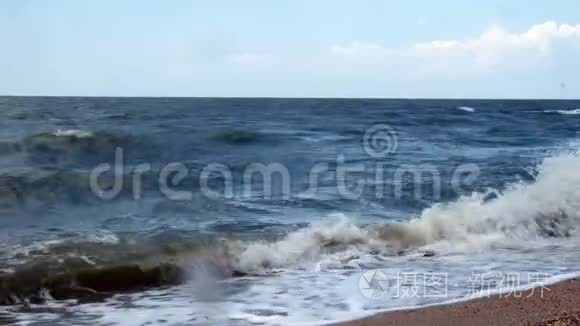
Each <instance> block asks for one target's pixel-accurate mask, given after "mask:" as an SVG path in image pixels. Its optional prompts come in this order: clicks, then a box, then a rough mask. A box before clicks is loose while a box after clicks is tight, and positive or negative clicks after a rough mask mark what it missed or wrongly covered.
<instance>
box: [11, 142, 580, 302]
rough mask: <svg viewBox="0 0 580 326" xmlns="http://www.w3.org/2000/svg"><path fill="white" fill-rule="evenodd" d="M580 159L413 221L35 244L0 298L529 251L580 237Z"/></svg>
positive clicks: (101, 293) (555, 162) (72, 295)
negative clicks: (162, 239) (373, 261)
mask: <svg viewBox="0 0 580 326" xmlns="http://www.w3.org/2000/svg"><path fill="white" fill-rule="evenodd" d="M579 164H580V156H578V155H577V154H575V153H569V154H562V155H557V156H554V157H549V158H546V159H544V160H543V162H542V163H541V164H540V165H539V166H538V167H537V169H536V172H535V173H534V175H535V180H534V181H533V182H518V183H514V184H511V185H509V186H508V187H507V188H506V190H504V191H500V190H489V191H487V192H485V193H474V194H472V195H470V196H464V197H461V198H459V199H457V200H456V201H454V202H450V203H440V204H436V205H434V206H432V207H430V208H428V209H426V210H424V211H423V212H421V213H420V214H419V215H418V216H416V217H415V218H413V219H411V220H408V221H401V222H391V223H374V224H366V225H360V224H355V223H353V222H352V221H350V220H349V219H348V218H347V217H345V216H342V217H341V218H339V219H338V220H336V221H333V222H330V223H321V224H316V225H310V226H307V227H304V228H302V229H299V230H294V231H290V232H288V233H287V234H286V235H281V236H273V235H270V236H268V235H264V236H260V235H258V236H256V237H253V238H250V239H249V238H247V237H240V238H236V237H235V236H232V235H226V236H221V235H218V234H215V235H213V236H209V238H208V239H206V240H200V239H196V240H191V239H189V240H187V239H173V240H174V241H173V242H171V243H167V244H162V243H159V242H158V241H151V240H148V241H138V240H135V239H131V240H127V239H122V238H117V237H112V238H111V237H106V241H103V240H102V239H101V238H98V241H94V240H91V241H85V242H70V243H53V244H51V245H49V246H47V247H46V248H43V249H42V250H35V251H29V252H28V253H27V254H26V256H27V257H25V258H29V259H31V262H30V263H26V264H24V265H22V266H19V267H18V268H16V269H15V271H14V272H12V273H5V274H0V305H1V304H15V303H18V302H23V301H30V300H36V301H41V300H45V299H46V298H54V299H78V300H79V302H84V301H87V300H89V301H91V300H99V299H101V298H103V297H108V296H110V295H111V294H112V293H119V292H127V291H138V290H143V289H146V288H152V287H159V286H167V285H174V284H179V283H183V282H187V281H188V280H190V279H192V278H195V277H197V276H198V275H200V274H203V275H214V276H217V277H219V278H230V277H240V276H246V275H264V274H269V273H272V272H277V271H279V270H303V269H308V270H312V269H314V270H317V269H324V268H342V269H344V268H352V267H353V266H352V265H351V262H353V261H359V258H360V257H361V256H366V257H375V258H377V259H380V257H385V256H398V255H405V254H419V255H424V256H431V255H435V254H447V253H450V252H453V251H455V252H457V251H460V252H461V253H466V252H467V250H473V249H476V250H486V249H488V248H514V247H513V246H514V244H519V245H521V246H523V247H524V248H528V247H530V246H533V245H535V243H537V242H539V243H544V241H546V242H548V243H553V242H552V240H553V239H566V238H575V237H576V236H577V228H578V226H580V172H579V171H578V169H577V167H578V166H579ZM355 268H356V266H355ZM42 293H44V294H43V295H41V294H42Z"/></svg>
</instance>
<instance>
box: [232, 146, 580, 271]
mask: <svg viewBox="0 0 580 326" xmlns="http://www.w3.org/2000/svg"><path fill="white" fill-rule="evenodd" d="M579 164H580V157H579V156H578V155H577V154H563V155H559V156H556V157H550V158H546V159H545V160H544V161H543V162H542V163H541V164H540V166H539V167H538V168H537V172H536V174H535V175H536V177H535V181H534V182H531V183H525V182H518V183H515V184H512V185H510V186H509V187H507V190H505V191H499V190H490V191H487V192H485V193H474V194H472V195H470V196H464V197H461V198H459V199H458V200H456V201H454V202H450V203H441V204H436V205H434V206H432V207H430V208H428V209H426V210H424V211H423V212H422V213H421V214H420V215H419V216H417V217H415V218H413V219H411V220H409V221H404V222H399V223H386V224H373V225H365V226H360V225H355V224H352V223H350V222H349V221H348V220H345V219H343V220H341V221H339V222H338V223H333V224H329V225H318V226H311V227H309V228H307V229H304V230H300V231H297V232H294V233H291V234H289V235H288V236H287V237H285V238H284V239H282V240H279V241H277V242H273V243H266V242H262V243H254V244H251V245H249V246H247V247H246V248H245V250H244V251H243V252H241V254H240V255H239V265H238V267H239V268H240V269H242V270H246V271H249V270H254V269H263V268H288V267H302V266H303V265H305V264H307V263H308V262H310V263H312V262H318V261H319V260H320V259H322V258H323V257H324V256H325V255H328V254H332V253H336V252H341V257H342V258H345V257H347V258H348V257H349V254H348V253H349V252H351V253H352V255H357V254H361V253H363V254H364V253H367V254H368V253H374V254H391V255H392V254H401V253H402V252H405V251H415V252H417V251H418V252H424V253H430V254H431V250H437V251H442V252H445V251H462V250H474V249H475V250H484V249H486V248H488V247H502V246H505V247H508V248H513V246H514V245H523V246H524V247H527V246H529V245H531V244H532V242H534V241H537V240H547V241H549V239H554V238H571V237H575V236H576V234H577V233H576V232H577V228H578V226H580V172H579V171H578V169H577V167H578V166H579Z"/></svg>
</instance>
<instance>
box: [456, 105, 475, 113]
mask: <svg viewBox="0 0 580 326" xmlns="http://www.w3.org/2000/svg"><path fill="white" fill-rule="evenodd" d="M457 109H458V110H461V111H465V112H471V113H473V112H475V108H472V107H469V106H460V107H458V108H457Z"/></svg>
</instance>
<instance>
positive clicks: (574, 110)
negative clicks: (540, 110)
mask: <svg viewBox="0 0 580 326" xmlns="http://www.w3.org/2000/svg"><path fill="white" fill-rule="evenodd" d="M544 112H546V113H559V114H564V115H576V114H580V109H571V110H545V111H544Z"/></svg>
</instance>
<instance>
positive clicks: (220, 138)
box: [208, 129, 265, 145]
mask: <svg viewBox="0 0 580 326" xmlns="http://www.w3.org/2000/svg"><path fill="white" fill-rule="evenodd" d="M263 137H265V136H264V135H262V134H261V133H259V132H254V131H246V130H238V129H226V130H220V131H216V132H214V133H212V134H210V135H209V136H208V139H209V140H213V141H217V142H221V143H227V144H234V145H235V144H248V143H254V142H258V141H261V140H263V139H264V138H263Z"/></svg>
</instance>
